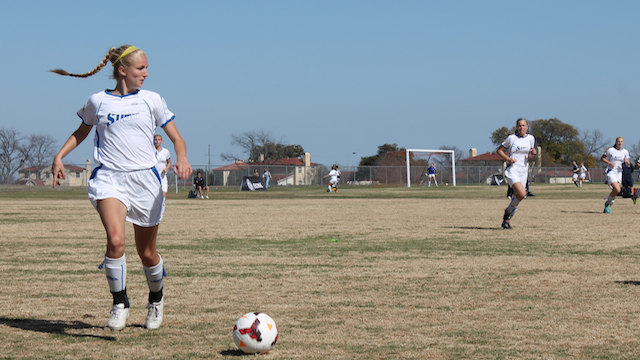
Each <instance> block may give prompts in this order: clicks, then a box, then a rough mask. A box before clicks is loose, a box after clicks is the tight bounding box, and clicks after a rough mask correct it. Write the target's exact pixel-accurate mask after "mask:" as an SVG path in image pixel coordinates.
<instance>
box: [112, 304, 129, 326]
mask: <svg viewBox="0 0 640 360" xmlns="http://www.w3.org/2000/svg"><path fill="white" fill-rule="evenodd" d="M128 318H129V308H125V307H124V304H116V305H113V307H112V308H111V318H110V319H109V322H108V323H107V327H108V328H109V329H111V330H122V329H124V327H125V323H126V322H127V319H128Z"/></svg>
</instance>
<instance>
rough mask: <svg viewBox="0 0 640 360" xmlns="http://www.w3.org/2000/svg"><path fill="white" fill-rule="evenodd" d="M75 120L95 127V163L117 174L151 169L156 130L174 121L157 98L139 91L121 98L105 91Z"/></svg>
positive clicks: (93, 98)
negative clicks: (80, 120) (79, 119)
mask: <svg viewBox="0 0 640 360" xmlns="http://www.w3.org/2000/svg"><path fill="white" fill-rule="evenodd" d="M78 116H79V117H80V118H81V119H82V121H83V122H84V124H86V125H89V126H95V127H96V135H95V139H94V145H93V146H94V147H93V159H94V161H95V162H96V163H98V164H102V165H103V166H104V167H105V168H107V169H111V170H116V171H132V170H142V169H151V168H152V167H154V166H155V165H156V163H157V161H156V148H155V146H154V145H153V136H154V134H155V130H156V127H158V126H161V127H164V126H165V125H166V124H167V123H168V122H169V121H171V120H173V118H174V115H173V113H172V112H171V111H169V109H168V108H167V104H166V103H165V101H164V99H163V98H162V97H161V96H160V95H159V94H157V93H155V92H153V91H148V90H142V89H140V90H138V91H136V92H135V93H132V94H128V95H124V96H119V95H113V94H109V93H107V91H102V92H99V93H97V94H93V95H91V97H89V100H87V103H86V104H85V105H84V106H83V107H82V109H80V110H78Z"/></svg>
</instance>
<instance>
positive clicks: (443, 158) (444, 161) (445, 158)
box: [434, 145, 462, 169]
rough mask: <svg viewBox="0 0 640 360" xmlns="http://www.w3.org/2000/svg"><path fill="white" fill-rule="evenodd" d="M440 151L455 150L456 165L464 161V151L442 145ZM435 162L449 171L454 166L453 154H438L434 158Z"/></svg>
mask: <svg viewBox="0 0 640 360" xmlns="http://www.w3.org/2000/svg"><path fill="white" fill-rule="evenodd" d="M439 150H453V156H454V161H455V162H456V165H457V164H458V163H459V162H460V160H462V150H460V149H458V148H457V147H455V146H449V145H442V146H440V148H439ZM434 162H436V163H438V164H440V166H441V167H445V168H448V169H450V168H451V166H452V165H453V164H452V163H451V154H449V153H444V154H436V155H435V156H434Z"/></svg>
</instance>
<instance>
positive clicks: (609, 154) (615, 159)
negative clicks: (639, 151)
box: [600, 136, 631, 214]
mask: <svg viewBox="0 0 640 360" xmlns="http://www.w3.org/2000/svg"><path fill="white" fill-rule="evenodd" d="M623 146H624V138H623V137H622V136H618V137H617V138H616V143H615V145H613V146H612V147H610V148H608V149H607V151H606V152H605V153H604V154H603V155H602V156H601V157H600V161H602V162H604V163H605V164H607V170H606V173H607V184H609V186H610V187H611V193H610V194H609V197H608V198H607V201H605V203H604V211H603V212H604V213H605V214H611V205H613V203H614V202H615V201H616V195H618V194H619V193H620V190H621V183H622V163H623V162H624V163H625V164H627V165H628V166H631V162H630V160H629V151H627V149H624V148H623Z"/></svg>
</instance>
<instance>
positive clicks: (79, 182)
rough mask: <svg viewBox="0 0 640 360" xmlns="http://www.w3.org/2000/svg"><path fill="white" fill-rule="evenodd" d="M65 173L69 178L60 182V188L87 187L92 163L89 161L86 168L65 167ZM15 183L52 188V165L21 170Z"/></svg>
mask: <svg viewBox="0 0 640 360" xmlns="http://www.w3.org/2000/svg"><path fill="white" fill-rule="evenodd" d="M64 173H65V175H66V177H67V178H66V179H64V180H62V179H61V180H59V182H60V186H87V182H88V181H89V177H90V176H91V162H90V161H89V160H87V162H86V166H85V167H80V166H75V165H65V166H64ZM15 183H16V184H24V185H31V186H42V185H45V186H52V185H53V175H52V174H51V165H49V166H32V167H29V168H22V169H20V171H18V181H16V182H15Z"/></svg>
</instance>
